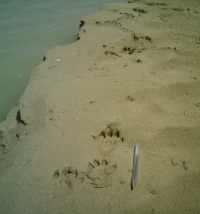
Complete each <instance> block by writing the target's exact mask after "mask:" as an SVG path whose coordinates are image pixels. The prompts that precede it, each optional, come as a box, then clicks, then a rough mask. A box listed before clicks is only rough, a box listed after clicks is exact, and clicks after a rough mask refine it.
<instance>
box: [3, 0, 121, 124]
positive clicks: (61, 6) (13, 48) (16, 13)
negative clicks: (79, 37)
mask: <svg viewBox="0 0 200 214" xmlns="http://www.w3.org/2000/svg"><path fill="white" fill-rule="evenodd" d="M116 1H120V0H115V1H114V0H84V1H83V0H76V1H73V0H56V1H55V0H34V1H33V0H29V1H27V0H0V121H2V120H3V119H5V118H6V115H7V113H8V112H9V111H10V109H11V108H12V107H13V106H14V105H15V104H17V101H18V99H19V97H20V95H21V94H22V92H23V90H24V89H25V87H26V85H27V81H28V79H29V77H30V73H31V70H32V69H33V67H34V66H35V65H36V64H38V63H39V62H40V60H41V58H42V56H43V55H44V54H45V52H46V51H47V49H49V48H51V47H53V46H55V45H60V44H66V43H69V42H71V41H72V40H73V38H74V35H75V34H76V33H77V31H78V24H79V20H80V19H81V17H82V16H84V15H88V14H90V13H92V12H94V11H95V10H96V9H98V8H99V7H101V6H103V4H105V3H109V2H116Z"/></svg>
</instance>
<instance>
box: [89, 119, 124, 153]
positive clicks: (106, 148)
mask: <svg viewBox="0 0 200 214" xmlns="http://www.w3.org/2000/svg"><path fill="white" fill-rule="evenodd" d="M93 139H94V140H95V142H97V143H99V146H100V148H99V149H100V152H101V153H102V154H103V155H108V154H110V153H111V152H112V151H113V150H114V149H115V148H116V146H117V145H118V144H119V143H123V142H124V137H123V136H122V133H121V131H120V129H119V128H118V126H117V124H114V123H111V124H109V125H107V127H106V128H105V129H103V130H102V131H101V132H100V133H99V134H98V135H97V136H93Z"/></svg>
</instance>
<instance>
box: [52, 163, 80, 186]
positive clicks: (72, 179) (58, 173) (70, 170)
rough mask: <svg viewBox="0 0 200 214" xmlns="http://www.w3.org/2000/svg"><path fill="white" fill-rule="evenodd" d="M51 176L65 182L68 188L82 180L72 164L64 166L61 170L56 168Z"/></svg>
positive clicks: (62, 182) (61, 182)
mask: <svg viewBox="0 0 200 214" xmlns="http://www.w3.org/2000/svg"><path fill="white" fill-rule="evenodd" d="M53 178H55V179H57V180H58V181H59V183H60V184H65V185H66V186H67V187H68V188H69V189H73V188H74V186H75V185H77V184H78V183H82V182H83V181H84V177H83V176H82V175H81V173H79V172H78V169H77V168H75V167H72V166H67V167H64V168H63V169H62V170H59V169H56V170H55V171H54V173H53Z"/></svg>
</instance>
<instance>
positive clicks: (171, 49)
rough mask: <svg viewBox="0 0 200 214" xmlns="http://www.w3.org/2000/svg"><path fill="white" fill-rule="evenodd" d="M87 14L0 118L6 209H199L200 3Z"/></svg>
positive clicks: (0, 209) (0, 200)
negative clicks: (134, 178)
mask: <svg viewBox="0 0 200 214" xmlns="http://www.w3.org/2000/svg"><path fill="white" fill-rule="evenodd" d="M83 20H84V22H85V24H84V26H82V28H81V29H80V32H79V36H80V40H78V41H76V42H74V43H73V44H71V45H68V46H64V47H56V48H54V49H52V50H50V51H49V52H48V53H47V56H46V57H47V60H46V61H45V62H43V63H42V64H41V65H39V66H37V67H36V68H35V69H34V71H33V74H32V77H31V80H30V83H29V85H28V86H27V88H26V90H25V92H24V95H23V96H22V98H21V100H20V104H19V105H18V106H17V107H16V108H15V109H13V111H12V112H11V113H10V114H9V116H8V119H7V120H6V121H5V122H4V123H3V124H1V127H0V130H1V132H0V134H1V135H0V145H1V146H0V151H1V154H0V213H6V214H22V213H24V214H31V213H37V214H40V213H41V214H45V213H48V214H51V213H52V214H57V213H58V214H64V213H65V214H66V213H73V214H74V213H76V214H79V213H81V214H82V213H84V214H85V213H96V214H98V213H99V214H102V213H105V214H106V213H120V214H121V213H140V214H142V213H149V214H155V213H162V214H164V213H181V214H190V213H191V214H193V213H195V214H196V213H200V203H199V201H200V193H199V190H200V182H199V181H200V169H199V164H200V156H199V153H200V146H199V144H200V73H199V67H200V60H199V57H200V28H199V26H200V21H199V20H200V5H199V3H198V1H194V0H192V1H181V0H180V1H169V0H168V1H159V2H158V1H153V2H152V1H131V0H129V3H120V4H119V3H118V4H111V5H108V6H107V7H105V9H104V10H101V11H99V12H98V13H97V14H95V15H92V16H89V17H84V19H83ZM18 109H20V110H21V115H22V119H23V120H24V121H25V122H26V123H27V125H26V126H24V125H23V124H20V123H17V122H16V120H15V117H16V112H17V110H18ZM134 144H138V145H139V146H140V168H139V173H140V174H139V182H138V183H137V186H136V187H135V188H134V190H133V191H131V189H130V179H131V168H132V166H131V164H132V150H133V145H134Z"/></svg>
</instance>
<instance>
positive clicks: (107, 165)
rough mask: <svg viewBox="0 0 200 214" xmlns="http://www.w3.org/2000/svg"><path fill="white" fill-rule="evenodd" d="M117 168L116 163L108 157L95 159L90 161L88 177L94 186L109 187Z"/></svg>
mask: <svg viewBox="0 0 200 214" xmlns="http://www.w3.org/2000/svg"><path fill="white" fill-rule="evenodd" d="M116 169H117V164H116V163H111V162H109V161H107V160H106V159H103V160H98V159H94V160H93V161H92V162H89V163H88V170H87V172H86V178H87V179H88V181H89V183H90V184H91V185H92V186H93V187H94V188H107V187H110V186H111V184H112V178H113V174H114V172H115V171H116Z"/></svg>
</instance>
